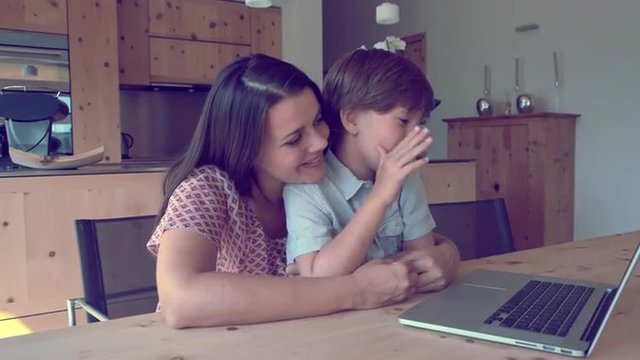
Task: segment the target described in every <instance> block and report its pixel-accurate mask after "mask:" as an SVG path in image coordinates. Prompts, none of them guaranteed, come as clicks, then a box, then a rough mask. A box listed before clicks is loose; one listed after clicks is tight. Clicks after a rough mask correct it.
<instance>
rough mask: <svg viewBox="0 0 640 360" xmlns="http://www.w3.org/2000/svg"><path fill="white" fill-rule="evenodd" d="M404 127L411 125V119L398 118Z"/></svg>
mask: <svg viewBox="0 0 640 360" xmlns="http://www.w3.org/2000/svg"><path fill="white" fill-rule="evenodd" d="M398 120H400V123H401V124H402V126H407V125H408V124H409V119H403V118H398Z"/></svg>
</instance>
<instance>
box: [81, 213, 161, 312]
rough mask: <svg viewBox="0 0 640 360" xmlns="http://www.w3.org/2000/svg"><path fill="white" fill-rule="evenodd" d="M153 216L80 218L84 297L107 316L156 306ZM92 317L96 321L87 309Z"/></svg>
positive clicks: (141, 310)
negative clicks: (149, 247) (151, 247)
mask: <svg viewBox="0 0 640 360" xmlns="http://www.w3.org/2000/svg"><path fill="white" fill-rule="evenodd" d="M155 219H156V217H155V216H140V217H127V218H115V219H99V220H89V219H79V220H76V222H75V224H76V231H77V236H78V250H79V253H80V266H81V269H82V283H83V287H84V295H85V301H86V302H87V303H88V304H89V305H91V306H93V307H94V308H96V309H97V310H98V311H100V312H102V313H103V314H105V315H107V316H108V317H109V318H118V317H124V316H131V315H137V314H143V313H149V312H153V311H155V307H156V304H157V302H158V295H157V289H156V278H155V258H154V257H153V256H152V255H151V254H150V253H149V252H148V251H147V249H146V243H147V241H148V240H149V238H150V237H151V234H152V232H153V230H154V226H155ZM87 321H88V322H95V321H97V319H95V318H94V317H93V316H90V315H87Z"/></svg>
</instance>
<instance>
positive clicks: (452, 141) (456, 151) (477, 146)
mask: <svg viewBox="0 0 640 360" xmlns="http://www.w3.org/2000/svg"><path fill="white" fill-rule="evenodd" d="M449 134H450V137H449V157H450V158H453V159H456V158H457V159H475V160H476V162H477V178H476V184H477V197H478V199H493V198H499V197H503V198H505V201H506V204H507V209H508V212H509V219H510V221H511V228H512V232H513V238H514V242H515V245H516V248H517V249H519V250H522V249H528V248H533V247H538V246H542V245H543V244H542V241H543V238H542V236H541V234H530V233H529V230H530V229H529V226H528V219H529V213H528V212H529V202H530V200H531V199H529V178H530V177H529V159H528V141H529V130H528V126H527V124H526V123H514V124H508V125H507V124H498V125H477V124H464V125H458V124H456V125H453V126H452V127H451V128H450V130H449Z"/></svg>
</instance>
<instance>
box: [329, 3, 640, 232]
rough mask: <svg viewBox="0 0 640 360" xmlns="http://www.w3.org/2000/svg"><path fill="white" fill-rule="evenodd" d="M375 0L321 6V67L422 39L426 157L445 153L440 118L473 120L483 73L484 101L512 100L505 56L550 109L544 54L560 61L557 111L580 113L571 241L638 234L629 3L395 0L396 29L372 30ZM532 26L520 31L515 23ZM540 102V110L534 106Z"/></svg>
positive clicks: (637, 55)
mask: <svg viewBox="0 0 640 360" xmlns="http://www.w3.org/2000/svg"><path fill="white" fill-rule="evenodd" d="M379 3H380V1H378V0H351V1H348V2H347V1H340V0H324V7H323V19H324V20H323V21H324V27H323V29H324V54H325V57H324V66H325V69H326V68H328V66H330V64H332V63H333V62H334V61H335V59H337V57H338V56H339V55H340V54H341V53H343V52H345V51H349V50H351V49H353V48H355V47H358V46H360V45H361V44H368V45H370V44H372V43H374V42H376V41H379V40H381V39H383V38H384V37H385V36H386V35H398V36H404V35H409V34H413V33H418V32H422V31H426V32H427V69H428V70H427V72H428V77H429V79H430V81H431V82H432V85H433V86H434V88H435V90H436V94H437V96H438V97H439V98H441V99H443V103H442V105H441V106H440V108H438V109H437V110H436V111H434V113H433V114H432V121H431V128H432V131H433V133H434V138H435V140H436V141H435V143H434V147H433V149H432V150H433V151H432V157H434V158H438V157H444V156H446V127H445V125H444V123H442V122H441V121H440V119H442V118H446V117H456V116H470V115H474V112H475V109H474V104H475V101H476V99H477V98H478V97H480V96H482V67H483V65H484V64H489V65H490V66H491V69H492V80H493V81H492V82H493V86H492V94H493V98H494V99H498V100H500V101H503V100H504V98H505V93H509V94H510V96H512V94H513V84H514V75H513V73H514V70H513V68H514V66H513V61H514V60H513V59H514V57H515V56H520V57H521V58H522V61H523V67H524V71H523V87H524V90H526V91H527V92H530V93H532V94H534V95H535V96H537V97H538V106H539V108H544V107H550V106H549V105H544V104H549V103H552V101H550V99H551V95H552V92H553V65H552V64H553V63H552V52H553V51H554V50H556V51H558V52H559V54H560V64H561V73H562V80H563V83H564V85H563V88H562V92H561V94H562V96H561V99H562V102H561V108H560V110H561V111H564V112H576V113H580V114H582V116H581V118H580V119H579V121H578V126H577V129H576V142H577V143H576V188H575V194H576V203H575V205H576V209H575V238H576V239H583V238H590V237H594V236H599V235H606V234H611V233H615V232H625V231H632V230H638V229H640V215H639V214H638V210H637V208H638V204H640V191H638V190H637V184H638V183H640V164H639V161H638V158H637V156H638V154H640V141H638V140H637V137H638V134H640V106H639V105H638V102H637V100H636V99H637V97H638V94H639V93H640V92H639V91H638V89H637V87H638V84H639V83H640V72H639V71H638V70H637V67H638V64H640V40H639V39H640V38H639V37H638V36H637V34H638V33H640V25H639V24H638V23H637V21H636V17H637V14H639V13H640V2H638V1H637V0H612V1H606V2H604V1H598V0H564V1H553V0H539V1H526V0H483V1H475V0H449V1H436V0H421V1H413V0H396V1H395V3H397V4H398V5H399V6H400V12H401V20H400V23H399V24H395V25H390V26H381V25H376V24H375V6H376V5H378V4H379ZM531 22H534V23H539V24H540V29H539V30H537V31H535V32H531V33H525V34H519V33H516V32H515V31H514V28H515V27H516V26H518V25H522V24H525V23H531ZM541 103H542V104H543V105H540V104H541Z"/></svg>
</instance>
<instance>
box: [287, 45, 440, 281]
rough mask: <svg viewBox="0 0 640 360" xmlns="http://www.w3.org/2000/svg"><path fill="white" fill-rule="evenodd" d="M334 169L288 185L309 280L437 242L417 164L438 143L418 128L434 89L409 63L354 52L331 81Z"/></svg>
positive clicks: (297, 254) (293, 239) (296, 240)
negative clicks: (309, 181)
mask: <svg viewBox="0 0 640 360" xmlns="http://www.w3.org/2000/svg"><path fill="white" fill-rule="evenodd" d="M324 97H325V102H326V109H325V116H326V121H327V123H328V125H329V128H330V130H331V137H330V151H329V152H328V153H327V155H326V160H327V175H326V177H325V178H324V179H323V180H322V181H321V182H320V183H317V184H291V185H287V186H286V187H285V190H284V201H285V208H286V214H287V231H288V239H287V262H288V263H292V262H294V261H295V263H296V265H297V266H298V269H299V271H300V275H302V276H334V275H344V274H349V273H351V272H353V271H354V270H355V269H356V268H358V267H359V266H360V265H362V264H363V263H364V262H365V261H368V260H371V259H376V258H385V257H388V256H390V255H394V254H396V253H398V252H399V251H401V250H403V249H404V250H413V249H420V248H426V247H429V246H432V245H434V237H433V233H432V230H433V228H434V227H435V222H434V220H433V217H432V216H431V213H430V211H429V207H428V202H427V197H426V193H425V190H424V185H423V183H422V181H421V179H420V176H419V174H418V172H416V171H415V170H417V169H418V168H419V167H421V166H422V165H424V164H426V163H427V158H421V157H420V156H421V154H423V153H424V152H425V151H426V150H427V149H428V147H429V146H430V144H431V142H432V139H431V137H430V136H429V133H428V130H426V129H422V128H420V127H419V126H418V125H419V124H420V123H421V121H422V120H423V119H425V118H427V117H428V116H429V114H430V112H431V109H432V104H433V90H432V89H431V86H430V85H429V82H428V81H427V79H426V78H425V76H424V74H423V73H422V72H421V71H420V69H418V67H417V66H415V64H413V63H411V62H410V61H409V60H407V59H405V58H403V57H401V56H399V55H397V54H394V53H391V52H388V51H384V50H363V49H358V50H356V51H354V52H352V53H350V54H347V55H345V56H344V57H343V58H341V59H340V60H338V62H336V64H335V65H334V66H333V67H332V68H331V70H330V71H329V73H328V74H327V77H326V79H325V86H324Z"/></svg>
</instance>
